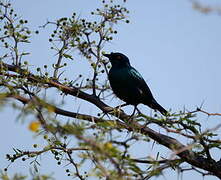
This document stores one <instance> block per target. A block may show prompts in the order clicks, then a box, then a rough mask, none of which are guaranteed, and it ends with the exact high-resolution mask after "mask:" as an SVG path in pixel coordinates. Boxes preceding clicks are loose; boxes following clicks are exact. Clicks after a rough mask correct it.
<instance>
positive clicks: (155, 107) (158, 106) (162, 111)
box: [151, 99, 168, 116]
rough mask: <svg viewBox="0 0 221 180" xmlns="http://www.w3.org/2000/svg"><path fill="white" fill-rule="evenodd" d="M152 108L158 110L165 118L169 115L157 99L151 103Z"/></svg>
mask: <svg viewBox="0 0 221 180" xmlns="http://www.w3.org/2000/svg"><path fill="white" fill-rule="evenodd" d="M151 108H153V109H155V110H158V111H159V112H160V113H161V114H162V115H164V116H166V115H167V114H168V112H167V110H166V109H164V108H163V107H162V106H161V105H159V104H158V103H157V101H156V100H155V99H154V100H153V101H152V103H151Z"/></svg>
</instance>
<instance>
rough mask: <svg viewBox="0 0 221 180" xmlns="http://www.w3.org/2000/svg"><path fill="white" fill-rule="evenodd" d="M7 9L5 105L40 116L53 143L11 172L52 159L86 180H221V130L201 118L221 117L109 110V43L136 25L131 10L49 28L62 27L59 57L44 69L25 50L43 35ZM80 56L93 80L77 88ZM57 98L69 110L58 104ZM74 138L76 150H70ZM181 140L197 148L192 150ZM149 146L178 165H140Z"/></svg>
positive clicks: (56, 41)
mask: <svg viewBox="0 0 221 180" xmlns="http://www.w3.org/2000/svg"><path fill="white" fill-rule="evenodd" d="M0 8H1V10H0V21H1V23H0V29H1V31H0V41H1V42H0V43H1V52H0V74H1V76H0V85H1V93H0V98H1V105H4V104H11V102H13V104H12V108H16V109H17V110H18V111H19V112H20V116H21V115H22V117H23V118H24V119H25V118H26V117H28V116H29V115H32V116H34V117H35V119H36V120H35V121H34V122H32V123H31V124H30V129H31V130H32V131H35V132H36V133H38V135H39V136H42V137H43V138H44V140H45V142H46V145H45V147H44V148H39V147H38V146H37V145H35V144H34V148H36V150H34V151H33V150H29V151H27V150H23V149H17V148H16V147H15V148H14V152H15V153H14V154H7V155H6V159H7V160H8V161H10V162H11V164H10V165H11V166H12V165H13V162H14V161H16V160H18V159H21V160H22V161H24V163H27V164H29V163H30V162H31V163H30V166H34V167H35V169H36V170H37V168H38V166H39V165H40V164H39V161H40V159H39V156H44V155H46V153H51V154H53V156H54V160H55V161H56V162H57V164H58V165H59V164H61V163H62V164H68V168H67V169H66V172H67V175H68V176H71V177H75V178H78V179H81V180H83V179H87V178H88V177H90V176H95V177H97V178H100V179H111V180H112V179H119V180H120V179H150V178H151V177H155V176H158V175H160V174H162V173H163V171H164V170H165V169H169V168H173V169H176V170H178V172H180V173H182V172H185V171H196V172H198V173H200V174H201V175H203V176H205V175H212V176H216V177H218V178H221V171H220V168H221V161H220V160H219V159H218V160H217V159H214V158H213V157H212V155H211V151H212V150H213V148H218V149H220V144H221V141H220V139H218V138H217V137H216V134H215V130H217V129H218V128H219V127H220V125H218V126H216V127H214V128H213V129H205V130H203V129H201V124H200V123H199V122H197V118H196V117H197V113H204V114H206V115H210V116H212V115H214V116H215V115H220V114H210V113H207V112H205V111H203V110H202V109H201V108H197V109H196V110H194V111H192V112H185V111H184V112H180V113H179V114H175V113H174V114H173V113H172V112H170V115H168V116H166V117H163V116H159V115H157V114H154V116H153V117H150V116H147V115H145V114H142V113H140V112H139V113H137V114H135V115H134V116H133V117H131V116H130V114H126V113H125V112H124V111H123V110H122V109H121V108H120V107H117V108H115V107H112V106H111V105H108V104H107V103H106V102H107V99H110V98H112V97H113V96H114V95H112V91H111V89H110V86H109V83H108V80H107V73H108V69H109V68H110V63H109V62H108V61H107V60H106V59H105V58H104V57H103V56H102V53H103V48H104V47H105V45H106V43H108V42H110V41H112V40H113V36H114V35H116V34H117V31H116V30H115V26H116V25H118V24H117V23H118V22H122V23H124V22H125V23H129V20H128V19H127V16H126V14H127V13H129V11H128V10H127V9H126V8H125V7H124V6H122V5H118V4H115V3H113V2H112V1H110V2H108V3H107V2H105V1H102V7H101V8H99V9H96V10H95V11H94V12H91V14H92V15H93V16H94V21H89V20H86V19H84V18H79V16H78V15H76V14H75V13H73V15H72V16H71V17H64V18H60V19H58V20H56V21H48V22H47V23H46V24H44V25H43V26H42V28H47V27H48V26H53V27H54V31H53V32H52V34H51V35H50V38H49V43H51V49H52V50H54V51H55V52H56V54H57V56H56V57H55V59H54V61H53V63H52V64H49V63H48V64H42V67H36V69H33V68H32V66H31V65H30V64H29V62H28V61H25V59H26V56H28V55H29V53H30V52H26V51H25V50H24V49H22V48H21V47H22V46H21V45H22V44H27V45H28V43H30V37H31V36H34V35H39V34H38V33H39V32H38V31H32V30H30V29H29V27H28V21H27V20H24V19H22V18H19V16H18V15H17V14H16V13H15V12H14V10H13V8H12V6H11V4H10V3H8V2H3V1H0ZM75 52H77V53H80V55H81V58H82V59H84V61H87V62H88V69H87V71H88V70H89V71H90V72H91V75H90V77H87V78H84V77H83V76H82V75H81V74H80V75H78V76H77V77H75V78H74V80H73V77H67V74H65V69H67V68H68V67H69V65H68V64H67V59H69V60H72V59H75V57H74V55H73V54H74V53H75ZM72 63H74V62H72ZM72 68H73V67H72ZM75 68H76V67H75ZM54 89H55V90H56V91H54ZM50 94H53V96H55V97H57V99H60V102H61V103H60V102H57V103H52V102H50V100H49V98H48V97H49V95H50ZM110 94H111V96H110ZM67 98H68V102H70V101H72V102H75V103H79V101H78V99H81V100H84V101H85V102H86V103H87V104H88V106H91V107H92V108H94V112H97V115H91V114H89V113H87V112H84V113H82V112H81V110H79V109H75V110H73V111H72V110H71V111H70V110H68V109H67V108H63V107H62V104H63V102H67ZM83 111H84V110H83ZM152 125H154V126H152ZM159 128H160V129H161V131H160V132H161V133H159ZM125 133H129V134H128V135H127V136H126V138H122V137H120V136H121V135H122V134H125ZM176 135H179V136H182V138H178V136H176ZM73 137H74V143H68V141H69V139H73ZM124 137H125V136H124ZM180 139H185V140H188V142H189V143H188V144H184V143H182V142H181V140H180ZM141 142H142V143H152V142H156V143H158V146H163V147H166V148H168V149H169V150H170V151H171V156H170V158H165V157H156V158H153V157H150V156H146V158H143V159H139V156H137V157H134V156H133V157H132V156H131V148H132V147H133V146H139V144H140V143H141ZM144 150H145V149H144ZM159 153H160V152H159ZM88 163H90V168H89V169H87V170H86V172H85V168H84V167H85V164H88ZM187 166H188V167H187ZM8 168H10V166H9V167H6V168H5V169H4V172H3V173H2V175H1V178H2V179H8V176H7V170H8ZM16 178H17V179H24V178H25V177H22V176H16ZM16 178H15V179H16ZM38 178H40V179H49V178H50V177H47V176H41V177H38Z"/></svg>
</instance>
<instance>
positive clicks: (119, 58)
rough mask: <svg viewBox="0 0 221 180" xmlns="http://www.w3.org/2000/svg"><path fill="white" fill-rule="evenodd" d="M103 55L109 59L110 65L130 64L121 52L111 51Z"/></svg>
mask: <svg viewBox="0 0 221 180" xmlns="http://www.w3.org/2000/svg"><path fill="white" fill-rule="evenodd" d="M104 56H105V57H107V58H108V59H109V60H110V62H111V64H112V66H115V67H124V66H130V62H129V59H128V57H127V56H125V55H124V54H122V53H118V52H116V53H113V52H112V53H110V54H104Z"/></svg>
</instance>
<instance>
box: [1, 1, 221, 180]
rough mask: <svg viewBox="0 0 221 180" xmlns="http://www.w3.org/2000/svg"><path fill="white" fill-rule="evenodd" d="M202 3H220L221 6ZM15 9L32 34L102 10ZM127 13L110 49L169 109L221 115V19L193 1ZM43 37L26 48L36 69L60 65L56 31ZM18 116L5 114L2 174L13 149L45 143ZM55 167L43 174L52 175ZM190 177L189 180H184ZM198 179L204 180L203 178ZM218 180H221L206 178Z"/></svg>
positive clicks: (142, 6)
mask: <svg viewBox="0 0 221 180" xmlns="http://www.w3.org/2000/svg"><path fill="white" fill-rule="evenodd" d="M202 2H204V3H206V2H210V3H211V2H212V3H213V2H214V3H219V1H218V0H217V1H211V0H210V1H209V0H207V1H206V0H205V1H202ZM12 4H13V6H14V8H15V10H16V12H17V13H18V14H20V15H22V17H24V18H25V19H28V20H29V22H30V25H31V28H32V29H37V28H38V26H40V25H43V24H44V23H45V22H46V20H47V19H49V20H55V19H57V18H59V17H63V16H71V14H72V13H73V12H77V13H78V14H79V15H80V17H84V16H86V17H89V18H91V17H90V11H91V10H94V9H96V8H97V7H99V6H100V5H101V3H100V2H99V1H98V0H93V1H92V0H65V1H59V0H53V1H52V0H45V1H30V0H19V1H12ZM220 6H221V2H220ZM126 7H127V8H128V9H129V10H130V14H129V19H130V21H131V23H130V24H119V26H118V27H117V29H118V32H119V33H118V35H117V36H116V37H115V38H114V40H113V42H112V43H111V44H109V45H108V46H107V47H106V48H104V49H105V50H106V51H108V52H112V51H118V52H122V53H124V54H126V55H127V56H128V57H129V59H130V62H131V64H132V65H133V66H134V67H135V68H136V69H138V70H139V72H140V73H141V74H142V75H143V77H144V79H145V80H146V81H147V83H148V84H149V86H150V88H151V90H152V92H153V94H154V95H155V97H156V99H157V100H158V101H159V103H160V104H161V105H162V106H164V107H165V108H166V109H172V112H176V111H179V110H182V109H183V107H184V106H185V107H186V108H187V109H189V110H194V108H196V106H199V105H200V104H201V103H202V102H204V106H203V108H204V109H205V110H206V111H209V112H221V101H220V99H221V93H220V92H221V85H220V76H221V71H220V67H221V60H220V57H221V49H220V47H221V46H220V45H221V35H220V32H221V16H219V15H217V14H209V15H204V14H201V13H200V12H198V11H195V10H193V9H192V5H191V3H190V1H186V0H180V1H177V0H170V1H165V0H148V1H147V0H139V1H132V0H129V1H128V2H127V3H126ZM49 29H50V28H49ZM40 32H41V33H40V35H38V36H35V37H33V44H31V45H30V47H27V46H26V47H27V48H28V50H30V51H31V52H33V53H32V54H31V55H30V61H31V63H32V64H35V65H41V64H43V63H47V62H48V61H51V60H53V59H54V54H53V52H52V51H51V50H49V47H50V46H49V43H48V36H47V35H49V32H50V31H49V32H48V31H46V30H41V31H40ZM78 58H81V57H80V56H79V57H77V59H78ZM79 67H82V69H81V68H78V70H76V74H77V72H81V71H83V72H84V69H83V65H82V66H80V65H79ZM70 72H73V70H70ZM70 72H69V73H70ZM74 73H75V72H74ZM84 73H86V72H84ZM86 74H87V73H86ZM141 107H142V106H141ZM142 110H145V111H147V114H148V113H150V110H149V108H147V107H142ZM13 114H14V112H13V111H11V110H8V109H7V108H5V109H4V110H3V111H1V116H0V117H1V119H2V121H3V122H4V124H2V126H1V128H0V142H1V144H2V146H4V147H2V146H1V154H0V162H1V163H0V168H4V167H5V166H6V164H7V162H6V160H5V159H4V155H5V154H6V153H8V152H11V148H12V147H21V148H23V147H25V148H28V147H30V146H31V144H34V143H38V142H39V143H40V142H41V140H39V139H34V140H33V139H32V134H31V133H30V132H29V131H28V130H27V124H26V125H21V124H20V123H15V121H14V118H15V117H14V116H13ZM202 117H203V118H204V119H201V122H202V123H203V125H204V126H205V127H213V126H215V124H217V123H218V121H220V118H209V119H207V118H206V117H205V116H202ZM12 132H13V133H12ZM6 139H7V142H6ZM45 159H46V158H44V160H45ZM2 162H3V163H2ZM48 162H49V163H50V161H48ZM42 164H44V162H42ZM26 165H27V164H26V163H20V162H18V163H17V164H14V165H12V168H11V170H9V173H10V174H11V172H16V171H20V170H21V171H22V170H24V169H25V170H26V171H27V170H28V168H27V167H25V166H26ZM55 167H56V165H55V166H53V162H52V163H51V166H47V168H48V169H45V170H43V172H47V173H50V172H51V171H53V170H54V168H55ZM42 169H43V168H42ZM56 170H59V168H58V169H57V168H56ZM55 174H56V175H55V177H56V176H57V177H59V178H58V179H61V177H63V175H64V174H65V173H64V171H63V170H62V169H61V170H59V171H58V172H56V173H55ZM189 175H190V174H189ZM189 175H188V173H187V175H185V174H184V179H186V178H188V177H189ZM193 176H194V177H196V178H198V179H202V177H200V176H198V175H197V174H194V175H192V177H193ZM165 178H166V179H170V180H171V179H172V180H173V179H176V176H174V174H173V176H172V175H171V176H170V175H168V174H166V175H165ZM66 179H69V178H68V177H67V178H66ZM70 179H71V178H70ZM153 179H154V178H153ZM157 179H164V178H163V177H161V178H157ZM213 179H216V178H212V177H207V178H205V180H213Z"/></svg>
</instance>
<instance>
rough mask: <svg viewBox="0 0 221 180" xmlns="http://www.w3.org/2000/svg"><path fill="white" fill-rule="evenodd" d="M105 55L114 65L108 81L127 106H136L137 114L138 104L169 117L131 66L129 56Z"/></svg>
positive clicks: (118, 54) (116, 53)
mask: <svg viewBox="0 0 221 180" xmlns="http://www.w3.org/2000/svg"><path fill="white" fill-rule="evenodd" d="M103 55H104V56H105V57H107V58H108V59H109V61H110V63H111V65H112V67H111V68H110V70H109V73H108V79H109V82H110V86H111V88H112V90H113V92H114V94H115V95H116V96H117V97H118V98H119V99H121V100H123V101H124V102H126V104H125V105H134V112H133V113H135V109H137V105H138V104H144V105H147V106H149V107H150V108H152V109H154V110H158V111H159V112H160V113H161V114H162V115H164V116H166V115H167V113H168V112H167V110H165V109H164V108H163V107H162V106H161V105H160V104H158V102H157V101H156V100H155V99H154V97H153V95H152V93H151V90H150V88H149V87H148V85H147V83H146V82H145V80H144V79H143V77H142V76H141V74H140V73H139V72H138V71H137V70H136V69H135V68H134V67H132V66H131V65H130V61H129V59H128V57H127V56H125V55H124V54H122V53H119V52H112V53H110V54H103ZM137 110H138V109H137ZM138 112H139V111H138Z"/></svg>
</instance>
